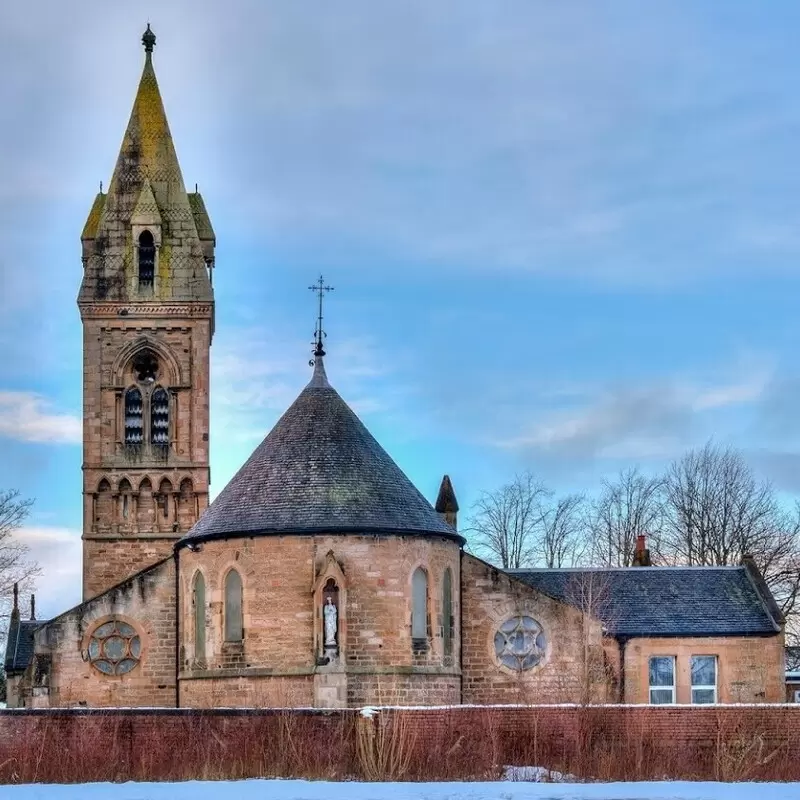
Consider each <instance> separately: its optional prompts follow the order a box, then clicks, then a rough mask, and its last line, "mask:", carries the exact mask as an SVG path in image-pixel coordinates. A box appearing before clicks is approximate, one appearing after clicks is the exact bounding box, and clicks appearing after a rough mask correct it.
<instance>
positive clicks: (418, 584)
mask: <svg viewBox="0 0 800 800" xmlns="http://www.w3.org/2000/svg"><path fill="white" fill-rule="evenodd" d="M411 603H412V611H411V636H412V638H414V639H425V638H427V636H428V620H427V616H428V576H427V575H426V574H425V570H423V569H422V567H419V568H417V570H416V571H415V572H414V575H413V576H412V578H411Z"/></svg>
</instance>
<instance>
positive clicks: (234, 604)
mask: <svg viewBox="0 0 800 800" xmlns="http://www.w3.org/2000/svg"><path fill="white" fill-rule="evenodd" d="M225 641H226V642H241V641H242V578H241V575H239V573H238V572H237V571H236V570H235V569H232V570H231V571H230V572H229V573H228V574H227V575H226V576H225Z"/></svg>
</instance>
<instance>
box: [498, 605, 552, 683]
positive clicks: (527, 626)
mask: <svg viewBox="0 0 800 800" xmlns="http://www.w3.org/2000/svg"><path fill="white" fill-rule="evenodd" d="M545 644H546V643H545V638H544V631H543V630H542V626H541V625H539V623H538V622H537V621H536V620H535V619H533V617H522V616H520V617H511V619H508V620H506V621H505V622H504V623H503V624H502V625H501V626H500V628H499V629H498V631H497V633H496V634H495V635H494V652H495V655H496V656H497V660H498V661H499V662H500V663H501V664H502V665H503V666H504V667H508V668H509V669H513V670H516V671H517V672H521V671H522V670H526V669H530V668H531V667H535V666H536V665H537V664H538V663H539V662H540V661H541V660H542V658H544V651H545Z"/></svg>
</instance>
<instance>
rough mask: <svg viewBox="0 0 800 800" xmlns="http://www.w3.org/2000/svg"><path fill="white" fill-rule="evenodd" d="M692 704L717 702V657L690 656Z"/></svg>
mask: <svg viewBox="0 0 800 800" xmlns="http://www.w3.org/2000/svg"><path fill="white" fill-rule="evenodd" d="M691 668H692V703H693V704H694V705H704V704H708V703H716V702H717V657H716V656H692V660H691Z"/></svg>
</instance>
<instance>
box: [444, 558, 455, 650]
mask: <svg viewBox="0 0 800 800" xmlns="http://www.w3.org/2000/svg"><path fill="white" fill-rule="evenodd" d="M454 622H455V620H454V619H453V573H452V572H451V571H450V567H448V568H447V569H446V570H445V571H444V577H443V578H442V645H443V650H444V655H445V656H452V655H453V628H454V627H455V625H454Z"/></svg>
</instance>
